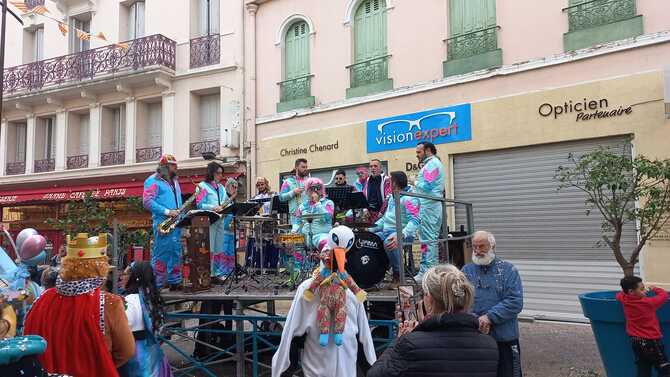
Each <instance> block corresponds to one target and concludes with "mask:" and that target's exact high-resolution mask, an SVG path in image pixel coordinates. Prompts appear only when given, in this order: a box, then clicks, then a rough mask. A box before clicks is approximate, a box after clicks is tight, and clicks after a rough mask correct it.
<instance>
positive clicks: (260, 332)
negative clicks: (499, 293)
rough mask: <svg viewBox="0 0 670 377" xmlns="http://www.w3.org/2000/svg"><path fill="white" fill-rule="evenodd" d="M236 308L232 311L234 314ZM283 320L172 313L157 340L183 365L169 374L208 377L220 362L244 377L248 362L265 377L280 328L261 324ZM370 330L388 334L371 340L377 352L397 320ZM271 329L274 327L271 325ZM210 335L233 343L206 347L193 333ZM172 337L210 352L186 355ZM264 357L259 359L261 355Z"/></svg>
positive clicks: (380, 322) (378, 323)
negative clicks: (223, 325)
mask: <svg viewBox="0 0 670 377" xmlns="http://www.w3.org/2000/svg"><path fill="white" fill-rule="evenodd" d="M238 311H239V309H236V312H238ZM188 320H198V321H199V322H200V320H204V321H205V322H206V323H203V324H197V325H194V326H184V323H185V322H186V321H188ZM224 321H226V322H232V323H234V326H233V327H232V329H230V330H227V329H221V328H210V326H211V325H213V324H216V323H220V322H224ZM285 321H286V317H280V316H275V315H268V316H260V315H240V314H236V315H220V314H195V313H190V312H189V313H183V312H179V313H178V312H172V313H167V314H166V325H164V326H163V328H162V329H161V335H160V336H159V340H160V341H161V342H163V345H164V347H165V346H167V347H169V348H171V349H172V350H174V351H175V352H176V353H177V354H178V355H179V356H180V357H181V358H182V359H183V360H184V361H185V364H184V365H181V366H179V367H175V366H173V370H172V372H173V374H174V376H175V377H178V376H192V375H193V373H194V372H195V371H198V372H200V373H201V375H206V376H210V377H216V376H218V375H221V374H220V371H214V370H213V368H214V367H216V366H220V365H221V364H224V363H231V362H234V363H236V374H235V375H236V376H238V377H244V376H246V372H247V365H248V364H249V363H251V375H252V376H253V377H259V376H262V375H269V373H267V372H263V371H262V370H261V369H265V370H267V371H268V372H269V371H270V370H271V365H270V364H268V362H267V361H266V360H269V359H270V358H271V356H272V354H273V353H274V352H275V351H276V350H277V347H278V345H279V340H280V338H281V329H280V330H278V331H267V330H265V329H263V328H262V327H261V324H264V323H265V324H266V327H267V323H273V324H280V323H281V324H283V323H284V322H285ZM369 324H370V328H371V329H372V328H378V327H385V328H386V331H385V332H383V333H385V334H388V336H387V337H385V338H373V341H374V343H375V350H376V351H377V353H381V352H382V351H383V350H384V349H386V347H388V346H389V345H390V344H391V342H393V340H394V339H395V337H396V334H397V328H398V321H395V320H370V321H369ZM274 328H275V329H277V328H278V326H274ZM196 332H199V333H210V334H230V335H234V336H235V342H234V344H232V345H231V346H229V347H226V348H221V347H218V346H216V345H214V344H209V343H207V342H205V341H202V340H200V339H197V337H196V335H195V333H196ZM173 337H176V338H177V339H179V340H186V341H189V342H194V343H196V344H200V345H202V346H205V347H208V348H209V349H211V350H213V351H214V352H212V353H211V354H209V355H207V356H206V357H204V358H201V359H197V358H196V357H195V356H194V355H192V354H188V353H187V352H185V351H184V350H183V347H179V346H178V345H176V344H175V343H176V341H175V340H173V339H172V338H173ZM264 354H265V355H267V356H266V357H261V356H262V355H264Z"/></svg>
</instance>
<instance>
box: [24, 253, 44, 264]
mask: <svg viewBox="0 0 670 377" xmlns="http://www.w3.org/2000/svg"><path fill="white" fill-rule="evenodd" d="M46 259H47V252H46V251H42V252H41V253H39V254H38V255H37V256H36V257H33V258H30V259H22V260H21V263H23V264H25V265H28V266H33V267H34V266H37V265H40V264H44V262H45V261H46Z"/></svg>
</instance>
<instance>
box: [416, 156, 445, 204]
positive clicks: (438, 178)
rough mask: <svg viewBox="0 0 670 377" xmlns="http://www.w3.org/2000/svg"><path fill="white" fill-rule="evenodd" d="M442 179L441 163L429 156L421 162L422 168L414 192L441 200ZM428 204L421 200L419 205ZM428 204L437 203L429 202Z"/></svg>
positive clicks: (442, 192) (443, 181) (443, 174)
mask: <svg viewBox="0 0 670 377" xmlns="http://www.w3.org/2000/svg"><path fill="white" fill-rule="evenodd" d="M444 179H445V171H444V165H443V164H442V161H440V159H439V158H437V157H435V156H430V157H428V158H427V159H426V160H425V161H424V162H423V167H422V168H421V171H420V172H419V176H418V177H417V180H416V192H418V193H421V194H427V195H433V196H438V197H440V198H441V197H442V196H443V195H444V184H445V180H444ZM428 202H429V201H428V199H421V204H424V203H428ZM430 203H439V202H435V201H432V200H431V201H430Z"/></svg>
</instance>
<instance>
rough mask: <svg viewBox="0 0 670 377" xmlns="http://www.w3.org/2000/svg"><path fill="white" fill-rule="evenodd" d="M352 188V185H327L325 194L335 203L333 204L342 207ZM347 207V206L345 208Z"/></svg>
mask: <svg viewBox="0 0 670 377" xmlns="http://www.w3.org/2000/svg"><path fill="white" fill-rule="evenodd" d="M353 190H354V186H349V185H347V186H328V187H326V195H327V196H328V199H330V200H332V201H333V203H335V206H336V207H338V208H340V209H344V203H345V202H347V200H348V199H349V194H351V192H352V191H353ZM347 209H348V208H347Z"/></svg>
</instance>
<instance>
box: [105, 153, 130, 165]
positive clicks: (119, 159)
mask: <svg viewBox="0 0 670 377" xmlns="http://www.w3.org/2000/svg"><path fill="white" fill-rule="evenodd" d="M125 162H126V151H113V152H103V153H100V166H112V165H123V164H125Z"/></svg>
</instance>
